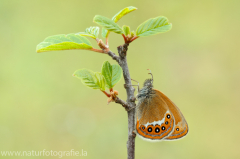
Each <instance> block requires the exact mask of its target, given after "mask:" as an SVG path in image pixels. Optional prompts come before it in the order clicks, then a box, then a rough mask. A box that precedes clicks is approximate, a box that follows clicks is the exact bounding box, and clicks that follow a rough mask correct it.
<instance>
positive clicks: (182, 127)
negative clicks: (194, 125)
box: [155, 90, 189, 140]
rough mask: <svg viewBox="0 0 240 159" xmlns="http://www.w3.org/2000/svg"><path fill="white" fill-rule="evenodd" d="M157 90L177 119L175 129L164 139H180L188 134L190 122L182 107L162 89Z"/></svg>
mask: <svg viewBox="0 0 240 159" xmlns="http://www.w3.org/2000/svg"><path fill="white" fill-rule="evenodd" d="M155 91H156V92H158V93H159V94H160V95H161V97H162V98H163V99H164V101H165V103H166V104H167V106H168V108H169V110H170V112H171V113H172V114H173V116H174V119H175V121H174V122H175V123H174V125H175V127H174V131H173V132H172V133H171V134H170V135H169V136H168V137H166V138H164V140H174V139H179V138H182V137H184V136H185V135H187V133H188V131H189V130H188V124H187V122H186V120H185V118H184V116H183V114H182V113H181V111H180V109H179V108H178V107H177V106H176V105H175V104H174V103H173V102H172V101H171V100H170V99H169V98H168V97H167V96H166V95H165V94H163V93H162V92H161V91H159V90H155Z"/></svg>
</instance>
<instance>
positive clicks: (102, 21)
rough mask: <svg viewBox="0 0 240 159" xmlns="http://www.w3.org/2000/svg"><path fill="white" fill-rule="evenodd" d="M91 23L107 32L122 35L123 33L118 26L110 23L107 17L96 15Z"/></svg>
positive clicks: (112, 22)
mask: <svg viewBox="0 0 240 159" xmlns="http://www.w3.org/2000/svg"><path fill="white" fill-rule="evenodd" d="M93 21H94V22H95V23H97V24H98V25H100V26H102V27H104V28H105V29H107V30H108V31H113V32H115V33H117V34H122V33H123V31H122V29H121V28H120V26H119V25H117V24H116V23H115V22H114V21H112V20H111V19H108V18H107V17H104V16H101V15H96V16H95V17H94V19H93Z"/></svg>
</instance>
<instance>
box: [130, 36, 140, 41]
mask: <svg viewBox="0 0 240 159" xmlns="http://www.w3.org/2000/svg"><path fill="white" fill-rule="evenodd" d="M137 38H138V36H134V37H133V38H132V39H131V40H130V42H133V41H134V40H136V39H137Z"/></svg>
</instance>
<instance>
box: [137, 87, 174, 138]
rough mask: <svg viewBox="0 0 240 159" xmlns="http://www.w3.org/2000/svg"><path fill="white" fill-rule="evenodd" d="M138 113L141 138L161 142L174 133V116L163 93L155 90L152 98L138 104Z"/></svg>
mask: <svg viewBox="0 0 240 159" xmlns="http://www.w3.org/2000/svg"><path fill="white" fill-rule="evenodd" d="M136 111H137V113H136V118H137V124H136V130H137V133H138V134H139V135H140V136H142V137H144V138H146V139H151V140H161V139H163V138H165V137H168V136H169V135H170V134H171V133H172V132H173V130H174V123H175V122H174V116H173V114H172V113H171V111H170V110H169V107H168V104H167V103H166V102H165V99H164V96H162V93H161V92H159V91H157V90H153V93H152V95H151V97H149V98H145V99H144V100H142V101H141V102H140V103H138V105H137V109H136Z"/></svg>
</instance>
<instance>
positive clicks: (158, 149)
mask: <svg viewBox="0 0 240 159" xmlns="http://www.w3.org/2000/svg"><path fill="white" fill-rule="evenodd" d="M127 6H135V7H137V8H138V10H137V11H134V12H133V13H130V14H129V15H127V16H126V17H124V18H123V19H121V20H120V21H119V25H121V26H122V25H123V24H126V25H129V26H130V27H131V30H133V29H134V30H135V29H136V28H137V26H138V25H139V24H141V23H142V22H144V21H145V20H147V19H149V18H153V17H157V16H160V15H164V16H166V17H167V18H168V19H169V21H170V22H171V23H172V24H173V28H172V30H171V31H170V32H168V33H164V34H158V35H155V36H151V37H146V38H139V39H137V40H136V41H134V42H133V43H132V44H131V45H130V47H129V51H128V62H129V69H130V73H131V77H132V78H134V79H136V80H138V81H139V82H141V84H142V83H143V81H144V80H145V79H146V78H149V75H148V74H147V73H148V72H147V70H146V69H151V70H152V73H153V75H154V78H155V79H154V86H155V88H156V89H159V90H161V91H163V92H164V93H165V94H166V95H167V96H169V97H170V99H172V100H173V101H174V102H175V103H176V104H177V105H178V107H179V108H180V109H181V111H182V112H183V114H184V116H185V118H186V120H187V122H188V124H189V128H190V131H189V134H188V135H187V136H186V137H185V138H184V139H182V140H178V141H172V142H169V141H163V142H157V143H152V142H147V141H144V140H142V139H140V138H139V137H137V138H136V159H146V158H156V159H158V158H159V159H176V158H177V159H193V158H194V159H202V158H207V159H208V158H209V159H213V158H214V159H215V158H216V159H226V158H231V159H237V158H240V151H239V147H240V144H239V142H240V135H239V133H240V132H239V130H240V129H239V121H240V115H239V112H240V102H239V98H240V97H239V95H240V84H239V82H240V67H239V66H240V65H239V61H240V55H239V47H240V45H239V41H240V39H239V37H240V31H239V29H240V27H239V24H240V18H239V15H240V11H239V6H240V1H239V0H225V1H224V0H201V1H199V0H198V1H191V0H182V1H180V0H168V1H161V0H133V1H130V0H122V1H118V2H117V1H110V0H108V1H107V0H94V1H90V0H89V1H86V0H65V1H63V0H28V1H27V0H1V1H0V46H1V49H0V52H1V53H0V54H1V56H0V57H1V58H0V150H1V151H2V150H15V151H31V150H36V151H37V150H39V151H41V150H43V149H46V150H54V151H70V150H71V149H74V150H75V151H81V150H82V149H84V150H85V151H87V153H88V156H87V157H85V158H89V159H90V158H94V159H95V158H106V159H108V158H109V159H110V158H111V159H113V158H126V141H127V131H128V130H127V113H126V111H125V110H124V109H123V108H122V107H121V106H120V105H117V104H115V103H111V104H109V105H107V98H106V97H105V96H104V95H103V94H102V93H101V92H100V91H98V90H92V89H89V88H87V87H85V86H84V85H83V84H82V83H81V82H80V80H78V79H77V78H74V77H72V73H73V72H74V71H75V70H77V69H80V68H89V69H91V70H93V71H100V69H101V65H102V63H103V62H104V61H105V60H108V61H110V62H111V63H112V64H113V63H115V62H114V61H112V59H111V58H110V57H109V56H107V55H103V54H98V53H94V52H89V51H81V50H79V51H56V52H46V53H40V54H37V53H36V52H35V49H36V45H37V44H38V43H40V42H41V41H43V40H44V38H46V37H47V36H50V35H56V34H68V33H77V32H80V31H84V30H85V28H87V27H89V26H95V24H94V23H93V22H92V20H93V17H94V16H95V15H96V14H99V15H103V16H107V17H109V18H111V17H112V16H113V15H114V14H115V13H117V12H118V11H119V10H121V9H122V8H124V7H127ZM91 42H92V43H93V45H94V46H95V47H97V45H96V44H95V42H94V40H91ZM109 43H110V48H111V50H112V51H114V52H116V47H117V46H118V45H121V44H123V39H122V37H121V36H120V35H117V34H114V33H111V34H110V41H109ZM123 84H124V82H123V80H121V82H120V83H119V84H118V85H117V86H116V87H115V89H116V90H118V91H119V97H120V98H122V99H126V95H125V90H124V88H123ZM0 158H6V157H0ZM13 158H17V157H13ZM18 158H26V157H18ZM30 158H46V157H30ZM47 158H57V157H47ZM64 158H83V157H64Z"/></svg>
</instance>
